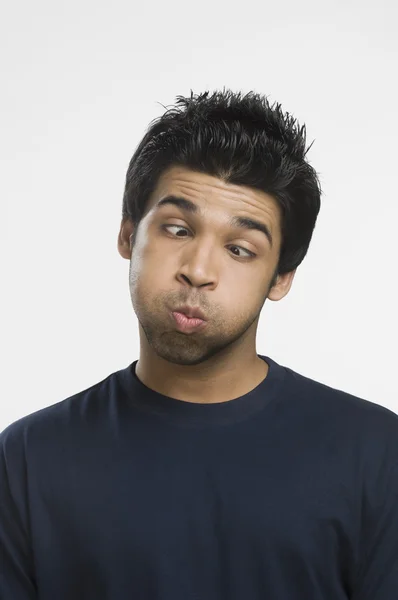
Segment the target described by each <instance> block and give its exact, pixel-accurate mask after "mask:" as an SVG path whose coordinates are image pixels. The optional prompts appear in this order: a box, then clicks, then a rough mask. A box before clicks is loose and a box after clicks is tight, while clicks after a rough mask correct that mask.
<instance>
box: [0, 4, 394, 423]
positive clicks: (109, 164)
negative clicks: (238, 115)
mask: <svg viewBox="0 0 398 600" xmlns="http://www.w3.org/2000/svg"><path fill="white" fill-rule="evenodd" d="M396 7H397V3H396V2H395V1H394V0H390V1H381V2H380V1H378V2H366V0H365V1H363V0H362V1H359V0H355V2H353V1H351V2H350V1H347V0H345V1H344V2H340V3H339V2H336V0H334V1H330V2H319V0H317V1H315V0H314V1H309V0H303V1H301V2H294V1H291V2H289V3H286V2H285V3H283V2H275V1H274V2H272V3H267V2H260V1H259V2H257V3H253V2H244V3H242V2H239V3H237V4H236V5H234V4H233V3H232V2H214V1H213V2H203V1H202V2H195V3H192V2H162V3H158V4H154V3H153V2H147V3H141V2H140V3H135V4H134V2H133V1H132V0H129V1H125V2H123V1H117V0H115V1H113V2H107V3H105V2H101V1H94V0H79V1H78V2H77V1H76V0H72V1H69V2H66V1H65V2H62V3H61V2H50V1H49V0H48V1H47V2H43V1H38V2H37V1H36V2H27V1H26V0H25V1H24V2H18V1H16V0H14V1H13V2H9V3H8V6H7V8H6V10H5V11H3V16H2V19H1V20H2V28H3V31H2V32H1V36H0V39H1V40H2V41H1V45H2V51H1V53H0V54H1V55H2V61H3V68H2V93H1V99H0V101H1V104H2V108H1V119H2V124H1V138H2V142H1V143H2V165H3V167H4V166H5V179H4V178H3V183H4V184H5V185H4V188H3V192H2V194H1V209H2V210H1V213H2V217H1V222H2V225H1V229H2V231H1V257H2V258H1V260H2V273H3V277H2V279H3V282H4V287H3V290H2V294H1V298H2V310H1V314H2V331H3V332H5V335H2V336H1V337H2V346H3V353H2V354H3V358H2V361H1V365H2V373H1V388H2V390H1V409H0V430H1V429H3V428H4V427H6V425H8V424H9V423H10V422H12V421H15V420H16V419H18V418H20V417H22V416H24V415H26V414H28V413H31V412H34V411H36V410H39V409H40V408H44V407H45V406H48V405H51V404H54V403H56V402H59V401H61V400H63V399H65V398H67V397H68V396H70V395H73V394H75V393H77V392H79V391H81V390H83V389H86V388H87V387H90V386H91V385H93V384H95V383H96V382H98V381H100V380H102V379H104V378H105V377H107V376H108V375H109V374H110V373H112V372H114V371H116V370H119V369H121V368H124V367H126V366H127V365H128V364H130V363H131V362H132V361H133V360H136V359H137V358H138V351H139V342H138V321H137V319H136V316H135V314H134V311H133V309H132V306H131V302H130V296H129V290H128V267H129V261H127V260H125V259H122V258H121V257H120V255H119V254H118V251H117V246H116V244H117V235H118V231H119V226H120V220H121V206H122V194H123V187H124V177H125V171H126V168H127V165H128V162H129V160H130V158H131V156H132V153H133V151H134V149H135V147H136V146H137V144H138V143H139V141H140V139H141V137H142V135H143V134H144V132H145V129H146V127H147V126H148V124H149V122H150V121H151V120H152V119H153V118H155V117H157V116H159V115H160V114H162V113H163V112H164V109H163V107H162V106H161V105H160V103H162V104H164V105H167V104H172V103H173V102H174V100H175V97H176V96H177V95H180V94H181V95H189V93H190V90H191V89H192V90H193V91H194V92H195V93H197V92H201V91H204V90H206V89H209V90H214V89H220V88H222V87H223V86H226V87H230V88H232V89H235V90H242V91H244V92H247V91H249V90H251V89H253V90H255V91H257V92H261V93H264V94H266V95H268V97H269V99H270V100H271V101H278V102H281V103H282V108H283V109H284V110H287V111H289V112H290V113H292V114H293V115H294V116H296V117H298V119H299V121H300V123H306V125H307V131H308V142H311V141H312V140H313V139H315V143H314V145H313V147H312V149H311V151H310V153H309V159H310V162H311V163H312V164H313V165H314V167H315V168H316V170H317V171H318V172H319V174H320V178H321V183H322V187H323V191H324V195H323V198H322V208H321V212H320V215H319V218H318V223H317V226H316V229H315V233H314V237H313V241H312V243H311V246H310V249H309V253H308V255H307V257H306V258H305V259H304V262H303V263H302V265H301V266H300V267H299V269H298V271H297V274H296V278H295V281H294V283H293V287H292V289H291V291H290V293H289V294H288V296H287V297H286V298H285V299H284V300H282V301H281V302H275V303H274V302H266V303H265V305H264V308H263V312H262V315H261V320H260V325H259V330H258V337H257V351H258V353H260V354H265V355H267V356H271V357H272V358H274V360H276V361H277V362H279V363H281V364H283V365H286V366H289V367H290V368H292V369H294V370H296V371H299V372H301V373H302V374H304V375H306V376H308V377H311V378H313V379H316V380H318V381H322V382H323V383H326V384H328V385H330V386H332V387H336V388H339V389H343V390H345V391H347V392H350V393H351V394H354V395H357V396H359V397H362V398H365V399H367V400H371V401H373V402H376V403H378V404H382V405H384V406H386V407H387V408H390V409H391V410H393V411H394V412H398V392H397V383H396V372H397V368H396V363H397V346H396V340H397V337H398V324H397V307H398V291H397V287H398V284H397V266H396V264H397V258H398V235H397V223H398V209H397V187H398V186H397V172H398V165H397V160H398V152H397V147H398V146H397V139H398V125H397V106H398V92H397V83H396V80H397V62H398V61H397V58H398V53H397V49H398V42H397V34H396V32H397V8H396ZM4 12H5V13H6V14H4ZM5 212H7V214H6V218H3V217H4V215H5ZM4 224H5V226H4ZM5 230H6V231H5Z"/></svg>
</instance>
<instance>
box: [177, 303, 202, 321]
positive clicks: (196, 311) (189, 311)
mask: <svg viewBox="0 0 398 600" xmlns="http://www.w3.org/2000/svg"><path fill="white" fill-rule="evenodd" d="M173 312H178V313H181V314H183V315H185V316H186V317H188V318H189V319H200V320H201V321H206V316H205V315H204V313H203V312H202V311H201V309H200V308H199V307H198V306H188V305H187V304H184V306H178V307H177V308H175V309H173Z"/></svg>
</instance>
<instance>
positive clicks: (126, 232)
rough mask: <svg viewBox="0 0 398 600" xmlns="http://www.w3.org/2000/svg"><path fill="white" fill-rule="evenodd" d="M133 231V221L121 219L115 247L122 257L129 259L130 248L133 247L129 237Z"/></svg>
mask: <svg viewBox="0 0 398 600" xmlns="http://www.w3.org/2000/svg"><path fill="white" fill-rule="evenodd" d="M133 232H134V223H133V222H132V221H131V220H130V219H128V218H125V219H122V222H121V225H120V231H119V235H118V238H117V249H118V251H119V254H120V256H121V257H122V258H126V259H128V260H130V259H131V250H132V247H133V244H132V240H131V237H132V235H133Z"/></svg>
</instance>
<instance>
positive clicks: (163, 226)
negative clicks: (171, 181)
mask: <svg viewBox="0 0 398 600" xmlns="http://www.w3.org/2000/svg"><path fill="white" fill-rule="evenodd" d="M168 227H178V228H179V229H185V231H189V229H187V228H186V227H183V226H182V225H174V224H171V223H170V224H169V225H162V229H164V230H166V231H167V230H168ZM175 237H178V236H175ZM181 239H183V238H181ZM232 247H233V248H239V249H240V250H244V251H245V252H247V253H248V254H249V256H247V257H242V256H236V254H234V255H233V256H235V258H255V257H256V256H257V254H254V252H251V251H250V250H248V249H247V248H242V246H237V245H236V244H232Z"/></svg>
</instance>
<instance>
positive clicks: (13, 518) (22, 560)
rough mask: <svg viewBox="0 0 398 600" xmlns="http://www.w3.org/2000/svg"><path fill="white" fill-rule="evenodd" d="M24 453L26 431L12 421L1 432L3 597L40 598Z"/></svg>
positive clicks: (0, 562)
mask: <svg viewBox="0 0 398 600" xmlns="http://www.w3.org/2000/svg"><path fill="white" fill-rule="evenodd" d="M16 423H17V422H16ZM23 454H24V453H23V436H22V431H21V430H20V428H19V427H18V426H17V425H15V424H12V425H10V426H8V427H7V428H6V429H5V430H4V431H3V432H1V433H0V598H1V600H36V599H37V592H36V586H35V581H34V572H33V558H32V551H31V544H30V540H29V533H28V522H27V519H28V516H27V515H28V510H27V498H26V482H25V471H26V469H25V468H24V456H23Z"/></svg>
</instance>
